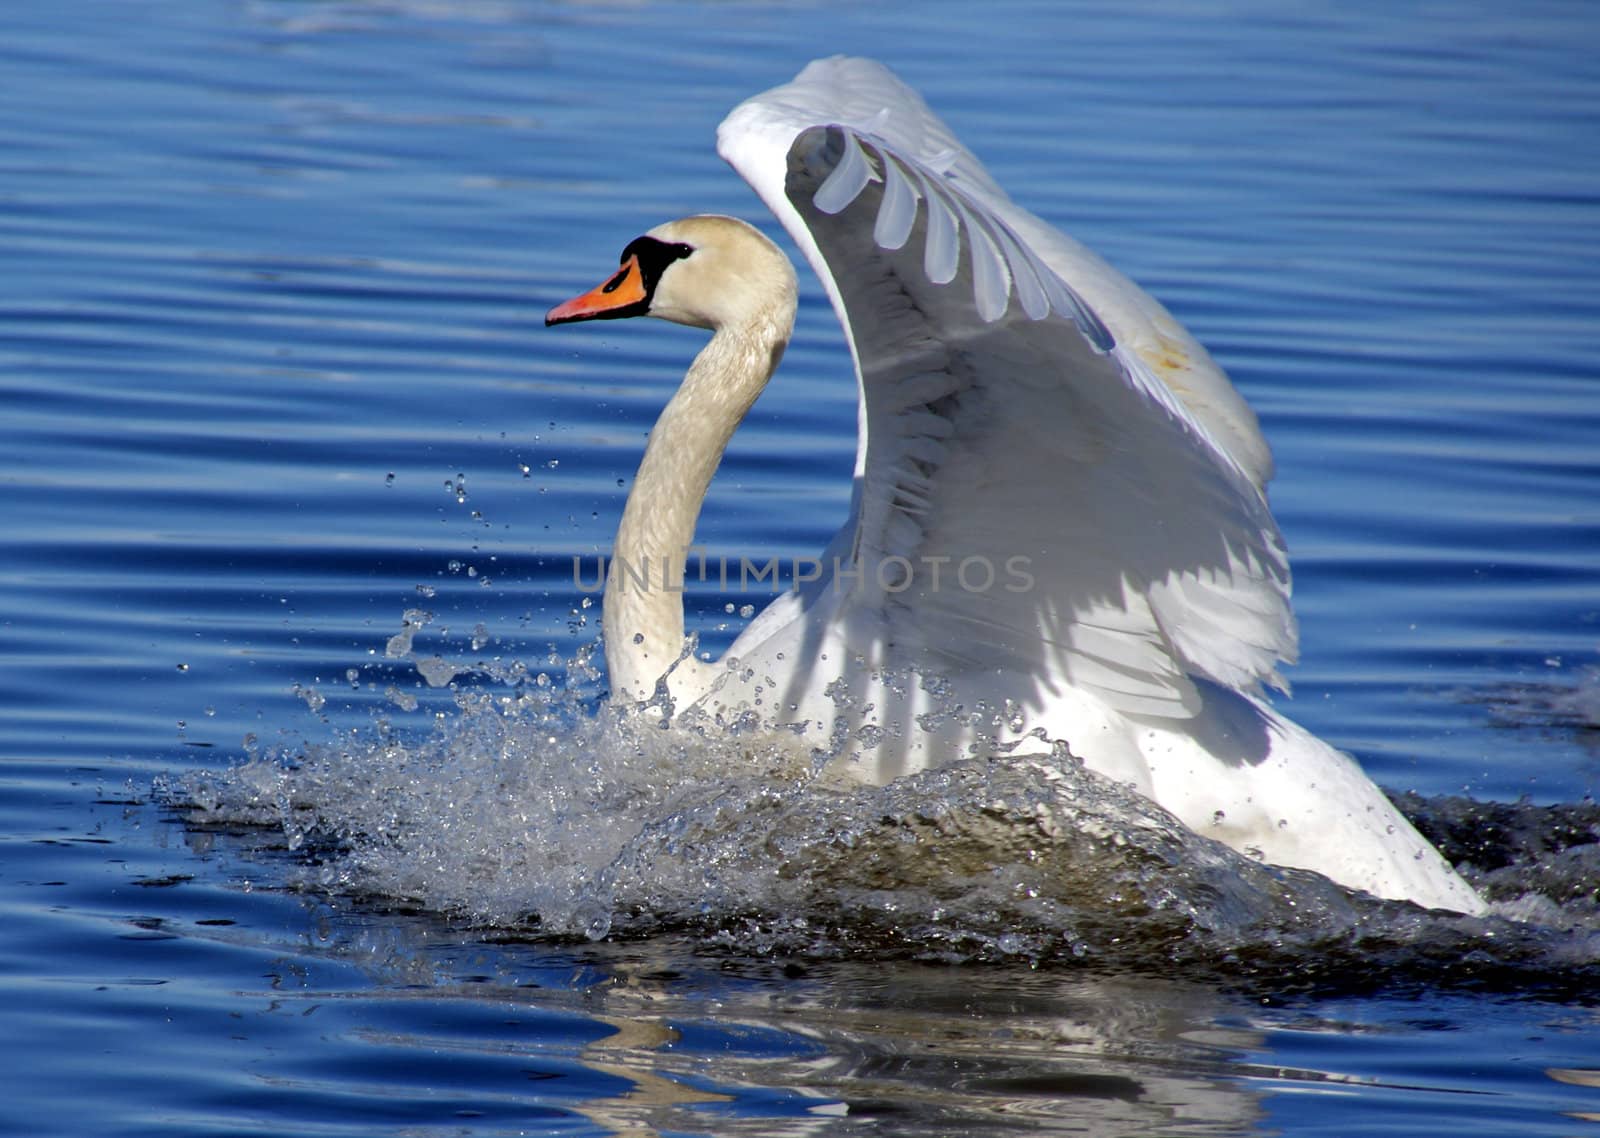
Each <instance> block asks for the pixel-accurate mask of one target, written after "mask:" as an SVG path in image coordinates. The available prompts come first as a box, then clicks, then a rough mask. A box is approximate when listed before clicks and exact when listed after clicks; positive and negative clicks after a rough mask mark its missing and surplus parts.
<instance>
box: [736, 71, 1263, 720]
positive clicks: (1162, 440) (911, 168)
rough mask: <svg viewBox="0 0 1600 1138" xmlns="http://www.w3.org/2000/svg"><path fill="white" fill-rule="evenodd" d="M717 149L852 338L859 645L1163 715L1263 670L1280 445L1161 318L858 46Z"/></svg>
mask: <svg viewBox="0 0 1600 1138" xmlns="http://www.w3.org/2000/svg"><path fill="white" fill-rule="evenodd" d="M719 149H720V150H721V152H722V154H723V156H724V157H725V158H727V159H728V161H729V162H730V163H732V164H733V166H734V167H735V168H736V169H737V170H738V171H739V172H740V173H741V174H742V175H743V176H744V177H745V178H746V179H747V180H748V181H749V182H750V183H751V184H752V186H754V187H755V189H756V190H757V192H758V193H759V194H760V195H761V197H762V198H763V199H764V200H765V201H766V202H767V204H768V206H769V207H770V208H771V209H772V210H773V212H774V213H775V214H776V215H777V216H778V218H779V219H780V221H782V223H783V225H784V227H785V228H786V229H787V230H788V231H789V232H790V234H791V235H792V237H793V238H794V239H795V241H796V243H797V244H798V245H799V247H800V248H801V250H802V252H803V253H804V255H805V256H806V258H807V260H809V261H810V262H811V264H812V266H813V268H814V269H815V270H816V271H817V274H818V276H819V278H820V279H821V280H822V283H823V286H824V288H825V289H826V290H827V292H828V294H829V297H830V299H831V300H832V301H833V304H834V307H835V310H836V311H837V312H838V314H839V317H840V320H841V323H842V324H843V326H844V328H845V331H846V335H847V338H848V339H849V342H850V348H851V352H852V354H853V357H854V359H855V363H856V368H857V373H858V377H859V380H860V383H861V392H862V424H863V431H862V438H861V441H860V446H861V450H860V454H859V456H858V462H857V471H858V479H859V481H858V486H857V494H856V501H857V503H858V513H857V517H856V518H855V519H854V529H853V531H852V532H849V533H847V534H841V539H840V540H839V541H837V542H836V543H835V547H836V548H843V549H848V550H850V551H851V555H852V557H853V573H852V577H853V584H852V587H851V591H850V594H849V598H848V605H847V607H848V606H853V607H854V611H855V612H857V613H867V614H870V616H871V618H872V619H871V620H867V621H857V622H855V623H856V624H857V625H859V626H861V627H871V628H874V629H876V630H878V632H877V635H879V636H880V638H881V641H882V642H881V643H880V644H878V645H875V646H874V647H873V650H872V652H871V653H870V655H871V657H872V658H873V659H878V660H884V661H887V662H888V663H890V664H893V665H897V666H899V665H904V666H909V667H913V668H919V669H927V670H938V671H943V672H947V673H948V672H961V671H977V670H981V671H984V672H986V673H989V674H993V673H994V672H995V671H996V670H999V671H1003V672H1016V673H1018V674H1021V675H1025V676H1028V677H1032V678H1033V680H1034V682H1035V683H1036V684H1037V687H1038V692H1039V696H1038V698H1040V699H1041V700H1042V699H1047V698H1048V693H1049V690H1050V689H1051V688H1052V687H1058V686H1060V685H1074V686H1079V687H1083V688H1087V689H1090V690H1093V691H1095V692H1097V693H1098V694H1099V695H1100V696H1101V698H1102V699H1104V700H1105V701H1106V702H1107V703H1108V704H1110V705H1111V706H1113V707H1116V708H1118V709H1119V710H1122V711H1125V712H1128V713H1132V714H1141V715H1151V716H1163V717H1182V716H1185V715H1189V714H1192V713H1193V711H1194V709H1195V708H1196V706H1197V705H1198V697H1197V694H1196V689H1195V687H1194V679H1195V678H1201V679H1205V680H1209V681H1212V682H1215V683H1219V684H1223V685H1225V686H1228V687H1231V688H1236V689H1242V690H1249V689H1252V688H1254V687H1256V686H1257V685H1258V684H1260V683H1262V682H1267V683H1278V682H1279V680H1278V676H1277V671H1276V669H1277V665H1278V664H1279V663H1280V662H1282V661H1289V660H1292V658H1293V655H1294V647H1295V629H1294V622H1293V618H1292V616H1291V614H1290V611H1289V604H1288V594H1289V573H1288V566H1287V560H1286V557H1285V554H1284V549H1283V543H1282V539H1281V537H1280V535H1279V532H1278V529H1277V526H1276V524H1275V523H1274V521H1273V519H1272V516H1271V513H1270V511H1269V510H1268V508H1267V505H1266V500H1265V496H1264V492H1263V491H1262V488H1261V487H1262V485H1263V484H1264V482H1265V480H1266V478H1267V477H1269V476H1270V469H1271V466H1270V457H1269V456H1268V454H1267V451H1266V447H1265V443H1264V442H1262V441H1261V438H1260V434H1259V431H1258V430H1257V429H1256V426H1255V420H1254V417H1253V416H1252V415H1251V414H1250V412H1249V410H1248V408H1247V407H1245V405H1244V403H1243V401H1242V400H1241V399H1240V398H1239V397H1238V395H1237V393H1236V392H1234V391H1233V389H1232V387H1231V385H1229V384H1228V382H1227V379H1226V377H1225V376H1224V375H1223V374H1222V372H1221V371H1220V369H1217V368H1216V367H1215V365H1214V364H1213V363H1211V361H1210V359H1209V357H1208V356H1206V355H1205V354H1204V350H1203V349H1201V348H1200V347H1199V345H1198V344H1195V343H1194V342H1193V341H1192V339H1190V338H1188V334H1187V333H1186V332H1183V330H1182V329H1181V327H1179V326H1178V325H1177V323H1176V321H1173V320H1172V319H1171V317H1170V316H1169V315H1167V314H1166V313H1165V310H1164V309H1162V308H1161V307H1160V306H1159V305H1158V304H1157V303H1156V302H1155V301H1154V300H1151V299H1150V298H1149V297H1148V296H1146V295H1145V294H1144V293H1143V292H1142V291H1140V290H1139V289H1138V288H1137V286H1135V285H1133V284H1132V283H1131V282H1129V281H1127V280H1126V278H1123V277H1121V276H1120V275H1119V274H1116V273H1115V271H1114V270H1112V269H1110V268H1109V267H1108V266H1105V265H1104V263H1103V262H1100V261H1099V260H1098V258H1094V256H1093V254H1090V253H1088V252H1087V250H1083V249H1082V247H1081V246H1076V244H1075V243H1074V242H1072V241H1071V240H1070V238H1066V237H1065V236H1064V235H1061V234H1059V233H1056V232H1055V231H1054V230H1052V229H1050V228H1049V227H1048V226H1045V225H1044V223H1043V222H1040V221H1039V220H1038V219H1037V218H1034V217H1033V216H1032V215H1030V214H1027V213H1026V212H1025V211H1023V210H1021V209H1019V208H1018V207H1016V206H1015V205H1014V204H1012V203H1011V202H1010V200H1009V199H1008V198H1007V197H1006V196H1005V194H1004V193H1003V192H1002V191H1001V190H1000V188H999V187H998V186H997V185H996V184H995V183H994V182H993V180H992V179H991V178H990V177H989V175H988V174H987V173H986V172H985V171H984V169H983V167H982V166H981V165H980V164H979V163H978V161H977V159H976V158H974V157H973V156H972V155H971V153H970V152H968V151H967V150H966V149H965V148H963V147H962V146H961V145H960V143H959V142H958V141H957V140H956V139H955V138H954V136H953V135H952V134H951V133H950V131H949V129H948V128H947V127H946V126H945V125H944V124H943V123H942V122H940V121H939V120H938V119H937V118H936V117H934V116H933V115H932V113H931V112H930V111H928V109H927V107H926V106H925V105H924V104H923V103H922V101H921V99H920V98H919V97H918V96H917V95H916V94H915V93H914V92H912V91H910V90H909V89H908V88H906V87H905V86H904V85H903V84H901V83H900V82H899V80H897V79H896V78H895V77H894V76H893V75H892V74H891V73H890V72H888V71H887V69H885V68H883V67H881V66H880V65H878V64H875V63H871V62H870V61H864V60H845V59H836V60H825V61H821V62H819V63H816V64H812V65H811V66H810V67H808V68H806V70H805V71H803V72H802V73H801V74H800V76H799V77H798V78H797V79H796V80H795V81H794V82H793V83H791V84H788V85H786V86H784V87H780V88H777V89H775V90H774V91H771V92H768V93H767V94H765V95H761V96H757V97H756V98H755V99H752V100H750V101H748V102H746V103H744V104H742V105H741V106H740V107H738V108H736V109H735V110H734V112H733V113H732V114H730V115H729V116H728V118H727V120H726V121H725V122H724V123H723V125H722V127H721V129H720V131H719ZM849 529H850V527H847V530H849ZM1013 571H1014V572H1013ZM941 573H942V574H943V577H942V579H941ZM963 574H967V575H966V576H963ZM969 578H976V579H975V580H974V579H969ZM1024 578H1025V579H1026V583H1025V587H1015V588H1013V587H1012V586H1013V584H1016V583H1018V582H1022V581H1023V579H1024ZM980 586H981V587H980ZM841 619H843V617H841Z"/></svg>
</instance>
